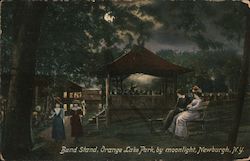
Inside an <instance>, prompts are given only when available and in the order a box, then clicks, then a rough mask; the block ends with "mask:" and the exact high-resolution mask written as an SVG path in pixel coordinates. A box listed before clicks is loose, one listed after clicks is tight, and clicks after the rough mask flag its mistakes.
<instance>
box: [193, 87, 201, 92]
mask: <svg viewBox="0 0 250 161" xmlns="http://www.w3.org/2000/svg"><path fill="white" fill-rule="evenodd" d="M192 92H194V93H202V90H201V89H200V88H199V87H198V86H193V88H192Z"/></svg>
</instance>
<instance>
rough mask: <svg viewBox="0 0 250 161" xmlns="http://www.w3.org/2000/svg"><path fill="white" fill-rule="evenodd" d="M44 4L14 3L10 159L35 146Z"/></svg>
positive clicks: (7, 137)
mask: <svg viewBox="0 0 250 161" xmlns="http://www.w3.org/2000/svg"><path fill="white" fill-rule="evenodd" d="M45 7H46V3H44V2H24V1H23V2H20V1H17V2H15V8H14V15H13V50H12V51H13V53H12V62H11V65H12V67H11V80H10V87H9V95H8V107H7V113H6V126H5V127H6V128H5V133H4V151H5V152H6V153H7V156H8V154H9V156H11V159H17V158H18V157H19V156H18V154H20V155H22V154H25V153H24V152H27V151H28V150H30V148H31V147H32V139H31V112H32V100H33V91H34V90H33V89H34V88H33V85H34V75H35V62H36V56H35V52H36V49H37V45H38V40H39V35H40V26H41V20H42V14H43V12H44V11H45ZM14 154H15V155H14Z"/></svg>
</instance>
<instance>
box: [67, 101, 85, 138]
mask: <svg viewBox="0 0 250 161" xmlns="http://www.w3.org/2000/svg"><path fill="white" fill-rule="evenodd" d="M71 112H72V115H71V118H70V125H71V136H72V137H74V138H75V142H78V141H79V140H78V138H79V137H81V136H82V135H83V129H82V123H81V117H82V115H83V111H82V108H81V107H80V106H79V105H78V103H74V105H73V107H72V108H71Z"/></svg>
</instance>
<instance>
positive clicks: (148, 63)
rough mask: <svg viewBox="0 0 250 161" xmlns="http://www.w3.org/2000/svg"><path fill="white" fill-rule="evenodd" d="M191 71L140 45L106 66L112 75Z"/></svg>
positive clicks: (162, 75) (155, 74)
mask: <svg viewBox="0 0 250 161" xmlns="http://www.w3.org/2000/svg"><path fill="white" fill-rule="evenodd" d="M190 71H191V70H190V69H187V68H184V67H181V66H179V65H175V64H172V63H170V62H169V61H167V60H165V59H163V58H161V57H160V56H158V55H156V54H155V53H153V52H152V51H150V50H148V49H146V48H144V47H139V46H135V47H134V48H133V49H132V50H131V51H130V52H128V53H126V54H124V55H122V56H120V57H119V58H117V59H116V60H114V61H113V62H111V63H110V64H108V65H107V66H106V72H107V73H108V74H110V75H111V76H119V75H129V74H134V73H144V74H150V75H154V76H160V77H166V76H171V75H175V74H183V73H186V72H190Z"/></svg>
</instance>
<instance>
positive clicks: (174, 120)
mask: <svg viewBox="0 0 250 161" xmlns="http://www.w3.org/2000/svg"><path fill="white" fill-rule="evenodd" d="M176 94H177V103H176V105H175V108H174V109H173V110H170V111H169V113H168V115H167V117H166V119H165V120H164V123H163V128H164V130H167V131H166V132H167V133H172V134H174V135H175V136H177V137H179V138H182V139H184V138H186V137H188V132H187V126H186V123H187V121H191V120H195V119H197V118H199V117H200V112H199V108H200V106H201V102H202V98H201V94H202V90H201V89H200V88H199V87H198V86H193V87H192V91H191V93H189V94H185V93H184V92H183V91H182V90H181V89H178V90H177V91H176Z"/></svg>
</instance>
